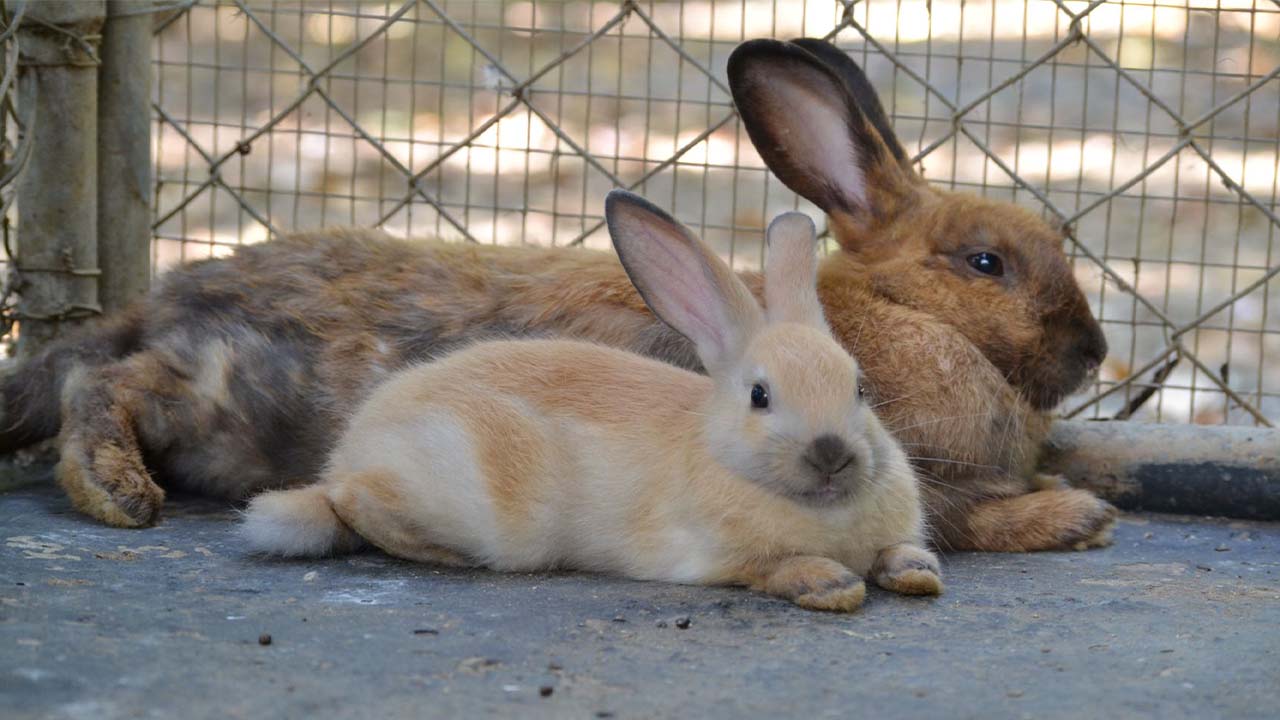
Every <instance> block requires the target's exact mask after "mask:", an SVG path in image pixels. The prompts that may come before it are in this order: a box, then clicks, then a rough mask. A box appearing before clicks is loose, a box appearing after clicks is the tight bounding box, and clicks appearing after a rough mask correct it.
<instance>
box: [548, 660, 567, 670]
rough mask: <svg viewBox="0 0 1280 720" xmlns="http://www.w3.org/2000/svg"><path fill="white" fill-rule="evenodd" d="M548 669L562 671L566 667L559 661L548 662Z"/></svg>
mask: <svg viewBox="0 0 1280 720" xmlns="http://www.w3.org/2000/svg"><path fill="white" fill-rule="evenodd" d="M547 669H548V670H550V671H551V672H560V671H561V670H563V669H564V666H563V665H561V664H560V663H557V662H553V663H547Z"/></svg>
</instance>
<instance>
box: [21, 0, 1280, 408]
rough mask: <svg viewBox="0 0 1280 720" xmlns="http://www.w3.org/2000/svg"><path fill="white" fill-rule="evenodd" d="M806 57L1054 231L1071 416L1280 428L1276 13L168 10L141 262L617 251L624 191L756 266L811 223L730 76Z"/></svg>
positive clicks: (930, 170)
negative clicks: (745, 118) (364, 237)
mask: <svg viewBox="0 0 1280 720" xmlns="http://www.w3.org/2000/svg"><path fill="white" fill-rule="evenodd" d="M797 36H810V37H823V38H827V39H829V40H831V41H833V42H835V43H836V44H837V45H838V46H839V47H840V48H841V49H843V50H845V51H846V52H848V53H850V54H851V56H852V57H853V58H854V59H855V60H856V61H857V62H858V63H859V64H860V65H862V67H863V68H864V69H865V70H866V71H867V73H868V75H869V76H870V78H871V80H872V82H873V83H874V85H875V86H876V88H877V89H878V90H879V92H880V94H881V97H882V99H883V101H884V104H885V106H886V108H887V110H888V112H889V114H890V115H891V117H892V119H893V122H894V127H895V129H896V131H897V133H898V135H899V136H900V138H901V140H902V141H903V143H904V144H905V145H906V146H907V148H908V150H909V152H911V153H913V154H914V160H915V162H917V163H918V164H919V167H920V168H921V170H922V172H923V173H924V174H925V176H926V177H927V178H928V179H929V180H931V181H932V182H934V183H938V184H940V185H942V186H944V187H950V188H955V189H961V190H968V191H971V192H975V193H979V194H982V195H986V196H990V197H993V198H999V199H1006V200H1010V201H1013V202H1017V203H1021V204H1025V205H1027V206H1028V207H1031V208H1033V209H1036V210H1038V211H1040V212H1042V213H1043V214H1044V216H1045V217H1046V218H1047V219H1048V220H1049V221H1050V222H1052V223H1054V224H1057V225H1062V226H1063V227H1065V228H1066V230H1067V240H1066V242H1067V250H1068V252H1069V253H1070V255H1071V257H1072V258H1073V262H1074V267H1075V270H1076V273H1077V277H1078V279H1079V281H1080V283H1081V285H1082V286H1083V287H1084V288H1085V291H1086V294H1087V295H1088V296H1089V299H1090V301H1091V303H1092V305H1093V307H1094V310H1095V312H1096V313H1097V315H1098V317H1099V318H1100V319H1101V321H1102V324H1103V327H1104V328H1105V330H1106V333H1107V336H1108V339H1109V342H1110V345H1111V357H1110V358H1109V359H1108V360H1107V362H1106V364H1105V365H1104V367H1103V369H1102V372H1101V375H1100V377H1099V378H1098V380H1097V382H1096V383H1095V384H1094V385H1093V386H1092V387H1090V388H1089V389H1088V391H1087V392H1084V393H1082V394H1080V395H1078V396H1076V397H1074V398H1071V399H1070V400H1069V401H1068V402H1067V403H1066V404H1065V405H1064V408H1063V413H1064V414H1065V415H1067V416H1077V417H1100V418H1113V417H1118V418H1132V419H1140V420H1156V421H1166V422H1195V423H1203V424H1258V425H1268V426H1269V425H1272V424H1273V423H1274V422H1276V421H1277V420H1278V419H1280V288H1277V287H1276V276H1277V274H1278V273H1280V251H1278V249H1277V235H1278V234H1280V233H1278V230H1280V217H1278V215H1277V208H1276V197H1277V170H1278V169H1280V2H1276V1H1275V0H1257V1H1256V2H1249V1H1248V0H1212V1H1207V0H1183V1H1180V2H1174V1H1173V0H1141V1H1138V0H1133V1H1131V0H1115V1H1103V0H1095V1H1093V2H1083V1H1068V0H967V1H962V0H851V1H845V2H822V1H819V0H800V1H794V0H733V1H723V2H722V1H720V0H699V1H696V2H630V1H628V2H529V1H527V0H522V1H519V2H447V1H445V0H405V1H400V0H396V1H394V2H388V3H380V2H379V3H375V2H328V3H322V2H300V3H287V2H274V3H268V2H260V1H259V2H254V1H252V0H231V1H230V2H213V1H211V0H203V1H200V2H184V3H181V4H179V6H178V7H172V8H168V9H165V10H164V11H163V12H160V13H157V15H156V24H155V44H154V58H155V60H154V86H153V87H154V95H155V104H154V114H155V125H154V129H153V134H152V142H153V147H154V153H153V156H154V158H155V182H156V186H155V193H154V198H155V222H154V230H155V238H156V239H155V241H154V245H153V266H154V267H156V268H158V269H163V268H164V267H166V266H168V265H171V264H172V263H175V262H179V261H183V260H189V259H194V258H198V257H206V256H210V255H214V256H216V255H221V254H225V253H228V252H230V251H231V250H232V249H233V248H234V246H235V245H237V244H240V243H244V242H256V241H261V240H265V239H268V238H269V237H272V236H273V235H276V234H278V233H282V232H287V231H289V230H293V229H298V228H304V227H318V226H324V225H334V224H351V225H377V226H381V227H383V228H385V229H387V230H388V231H389V232H391V233H393V234H397V235H415V236H427V235H431V236H442V237H446V238H453V239H457V240H458V241H463V242H485V243H538V244H554V245H575V244H584V245H587V246H591V247H607V246H608V241H607V236H606V234H605V232H604V229H603V220H602V210H603V207H602V206H603V198H604V195H605V193H606V192H607V191H608V190H609V189H610V188H612V187H615V186H622V187H628V188H632V189H635V190H637V191H638V192H641V193H643V194H644V195H645V196H647V197H649V198H650V199H652V200H654V201H655V202H657V203H658V204H660V205H663V206H665V207H667V208H668V209H669V210H671V211H673V212H674V213H675V215H676V216H677V217H678V218H679V219H680V220H682V221H683V222H685V223H686V224H688V225H689V226H691V227H692V228H694V229H695V231H697V232H699V233H700V234H701V235H702V236H703V237H704V238H706V239H707V240H708V241H709V242H711V243H712V244H713V245H714V246H715V247H716V248H718V249H719V250H720V251H721V252H723V254H724V255H725V256H726V257H727V258H729V259H730V260H731V261H732V262H733V263H734V264H735V265H736V266H738V267H754V266H757V265H758V264H759V262H760V259H761V252H762V250H761V242H760V237H761V232H762V228H763V227H764V225H765V223H766V222H767V220H768V218H770V217H771V216H772V215H773V214H775V213H777V212H780V211H782V210H786V209H793V208H800V209H802V210H805V211H807V212H809V213H810V214H811V215H812V216H813V217H814V218H815V220H817V221H818V222H819V227H822V222H823V218H822V215H821V213H820V212H818V211H817V210H816V209H815V208H813V207H812V206H810V205H808V204H807V203H805V202H804V201H802V200H799V199H797V198H796V196H795V195H794V194H793V193H791V192H789V191H788V190H787V189H786V188H785V187H783V186H782V185H781V183H779V182H778V181H777V180H776V178H773V177H772V176H771V175H770V174H769V172H768V171H767V170H766V168H765V167H764V165H763V163H762V162H761V160H760V158H759V157H758V155H757V154H756V153H755V151H754V149H753V148H752V146H751V144H750V142H749V141H748V139H747V137H746V135H745V132H744V130H743V128H742V127H741V125H740V123H739V121H738V118H737V115H736V113H735V111H734V108H733V106H732V102H731V98H730V94H729V92H728V88H727V85H726V80H725V64H726V61H727V58H728V56H729V53H730V52H731V51H732V50H733V48H734V47H735V46H736V45H737V44H738V43H739V42H741V41H742V40H744V39H748V38H753V37H777V38H790V37H797ZM5 152H6V160H7V159H8V157H10V156H11V155H12V152H13V148H12V147H11V146H6V148H5Z"/></svg>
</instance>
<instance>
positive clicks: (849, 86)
mask: <svg viewBox="0 0 1280 720" xmlns="http://www.w3.org/2000/svg"><path fill="white" fill-rule="evenodd" d="M791 44H792V45H796V46H798V47H800V48H802V49H804V50H807V51H808V52H809V53H810V54H812V55H813V56H814V57H816V58H818V59H819V60H821V61H822V62H823V63H825V64H826V66H827V67H829V68H831V69H832V70H834V71H835V72H836V74H838V75H839V76H840V79H841V80H842V81H844V87H845V89H846V90H848V91H849V94H850V95H851V96H853V101H854V102H855V103H857V104H858V109H859V110H861V111H862V115H863V116H864V117H865V118H866V119H867V122H869V123H871V125H872V127H874V128H875V129H876V133H878V134H879V135H880V139H881V140H882V141H884V144H885V147H886V148H888V150H889V152H890V153H891V154H892V155H893V159H894V160H896V161H898V164H899V165H901V166H902V167H903V168H904V169H905V170H906V171H907V172H909V173H912V174H913V175H914V173H915V171H914V170H913V169H912V168H911V160H910V158H908V157H907V151H906V149H905V148H903V147H902V143H901V142H899V141H898V135H897V133H895V132H894V131H893V125H892V124H891V123H890V122H889V115H888V114H887V113H885V111H884V106H883V105H881V104H880V95H879V94H878V93H876V89H875V88H874V87H872V85H871V81H870V80H868V79H867V74H866V73H864V72H863V71H862V68H860V67H858V63H856V62H854V61H853V58H850V57H849V56H848V55H846V54H845V52H844V51H843V50H841V49H840V48H838V47H836V46H835V45H832V44H831V43H829V42H827V41H826V40H820V39H818V38H796V39H795V40H792V41H791Z"/></svg>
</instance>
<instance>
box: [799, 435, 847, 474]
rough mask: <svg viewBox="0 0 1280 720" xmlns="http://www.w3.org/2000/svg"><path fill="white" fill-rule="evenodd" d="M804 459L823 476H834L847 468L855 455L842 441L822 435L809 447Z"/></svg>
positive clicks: (833, 436)
mask: <svg viewBox="0 0 1280 720" xmlns="http://www.w3.org/2000/svg"><path fill="white" fill-rule="evenodd" d="M804 459H805V462H808V463H809V464H810V465H812V466H813V467H814V468H816V469H817V470H818V472H820V473H822V474H823V475H835V474H836V473H838V472H840V471H841V470H843V469H845V468H846V467H848V466H849V464H850V463H852V462H853V461H854V459H855V455H854V454H853V451H852V450H850V449H849V446H848V445H847V444H846V443H845V441H844V440H842V439H840V438H839V437H837V436H835V435H822V436H819V437H818V438H816V439H815V440H814V441H813V443H812V444H811V445H810V446H809V450H808V452H806V453H805V455H804Z"/></svg>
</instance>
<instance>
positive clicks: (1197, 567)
mask: <svg viewBox="0 0 1280 720" xmlns="http://www.w3.org/2000/svg"><path fill="white" fill-rule="evenodd" d="M1196 569H1197V570H1203V571H1205V572H1213V568H1211V567H1209V566H1208V565H1197V566H1196Z"/></svg>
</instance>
